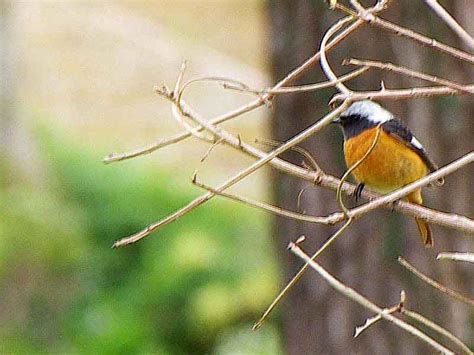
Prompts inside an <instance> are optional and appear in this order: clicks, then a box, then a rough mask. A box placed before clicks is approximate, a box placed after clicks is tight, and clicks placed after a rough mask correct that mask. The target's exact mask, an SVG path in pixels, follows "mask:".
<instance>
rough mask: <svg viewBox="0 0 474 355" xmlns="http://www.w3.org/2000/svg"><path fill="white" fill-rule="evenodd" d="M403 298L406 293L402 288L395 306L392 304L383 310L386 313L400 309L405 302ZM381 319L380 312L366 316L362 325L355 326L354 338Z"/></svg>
mask: <svg viewBox="0 0 474 355" xmlns="http://www.w3.org/2000/svg"><path fill="white" fill-rule="evenodd" d="M405 300H406V293H405V291H403V290H402V291H401V292H400V301H399V302H398V303H397V304H396V305H395V306H392V307H390V308H384V309H383V311H384V312H385V313H388V314H393V313H395V312H399V311H400V310H401V309H402V307H403V305H404V303H405ZM381 319H382V316H381V315H380V314H376V315H375V316H373V317H370V318H367V320H366V321H365V323H364V324H363V325H360V326H358V327H356V328H355V332H354V338H357V337H358V336H359V335H361V334H362V332H363V331H364V330H367V329H368V328H369V327H370V326H372V325H374V324H375V323H377V322H378V321H379V320H381Z"/></svg>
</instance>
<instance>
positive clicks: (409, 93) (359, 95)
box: [330, 85, 474, 104]
mask: <svg viewBox="0 0 474 355" xmlns="http://www.w3.org/2000/svg"><path fill="white" fill-rule="evenodd" d="M464 88H465V90H464V91H459V90H455V89H452V88H449V87H445V86H436V87H431V86H427V87H415V88H409V89H389V90H387V89H383V90H379V91H358V92H356V93H353V94H352V95H350V96H347V95H345V94H341V93H339V94H336V95H334V97H333V98H332V99H331V101H330V104H332V103H335V102H341V101H344V100H346V99H348V98H350V99H352V100H354V101H359V100H407V99H414V98H418V97H433V96H449V95H460V94H464V93H465V92H466V91H471V90H474V85H466V86H464Z"/></svg>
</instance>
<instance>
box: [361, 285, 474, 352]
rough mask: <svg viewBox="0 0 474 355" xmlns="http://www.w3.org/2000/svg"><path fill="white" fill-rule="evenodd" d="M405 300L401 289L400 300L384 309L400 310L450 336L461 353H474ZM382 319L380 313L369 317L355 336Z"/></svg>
mask: <svg viewBox="0 0 474 355" xmlns="http://www.w3.org/2000/svg"><path fill="white" fill-rule="evenodd" d="M405 302H406V293H405V291H401V292H400V302H399V303H398V304H396V305H395V306H393V307H390V308H385V309H384V310H383V311H384V312H385V313H388V314H393V313H395V312H399V313H401V314H403V315H404V316H406V317H407V318H409V319H412V320H415V321H416V322H418V323H421V324H423V325H424V326H425V327H428V328H430V329H431V330H433V331H435V332H437V333H438V334H440V335H442V336H444V337H446V338H448V339H449V340H450V341H451V342H453V343H454V344H456V346H457V347H459V349H460V351H461V353H463V354H469V355H472V352H471V350H470V349H469V348H468V347H467V346H466V344H464V343H463V342H462V341H461V340H460V339H459V338H457V337H456V336H454V335H453V334H452V333H451V332H449V331H448V330H446V329H445V328H443V327H441V326H439V325H438V324H436V323H435V322H433V321H431V320H429V319H428V318H426V317H425V316H423V315H421V314H419V313H417V312H414V311H411V310H408V309H407V308H406V306H405ZM381 319H382V316H381V315H380V314H377V315H375V316H373V317H371V318H367V320H366V322H365V323H364V325H362V326H359V327H356V330H355V334H354V338H357V337H358V336H359V335H360V334H361V333H362V332H363V331H364V330H366V329H368V328H369V327H370V326H372V325H374V324H375V323H376V322H378V321H379V320H381Z"/></svg>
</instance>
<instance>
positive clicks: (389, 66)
mask: <svg viewBox="0 0 474 355" xmlns="http://www.w3.org/2000/svg"><path fill="white" fill-rule="evenodd" d="M342 65H359V66H362V67H363V68H364V67H370V68H377V69H381V70H387V71H393V72H395V73H399V74H403V75H406V76H409V77H412V78H417V79H421V80H425V81H428V82H430V83H434V84H440V85H443V86H447V87H450V88H451V89H454V90H458V91H461V92H463V93H466V94H474V88H473V87H469V86H466V85H461V84H458V83H455V82H454V81H451V80H447V79H443V78H440V77H437V76H433V75H429V74H425V73H421V72H419V71H416V70H413V69H409V68H405V67H402V66H399V65H395V64H393V63H384V62H379V61H373V60H360V59H356V58H350V59H345V60H344V61H343V62H342ZM382 91H384V90H382Z"/></svg>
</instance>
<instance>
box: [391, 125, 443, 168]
mask: <svg viewBox="0 0 474 355" xmlns="http://www.w3.org/2000/svg"><path fill="white" fill-rule="evenodd" d="M382 129H383V130H384V132H385V133H387V134H389V135H390V136H392V137H393V138H395V139H396V140H398V141H399V142H402V143H403V144H405V145H406V146H407V147H408V148H410V149H411V150H413V151H414V152H415V153H416V154H418V156H419V157H420V158H421V160H423V162H424V163H425V165H426V167H427V168H428V170H429V171H430V172H433V171H435V170H438V166H437V165H436V164H435V163H434V162H433V160H431V158H430V157H429V156H428V154H427V153H426V150H425V148H423V146H422V145H421V143H420V141H419V140H418V139H416V138H415V136H413V134H412V133H411V132H410V130H409V129H408V128H407V127H406V126H405V125H404V124H403V122H401V121H399V120H397V119H394V118H393V119H391V120H389V121H386V122H384V123H383V124H382Z"/></svg>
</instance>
